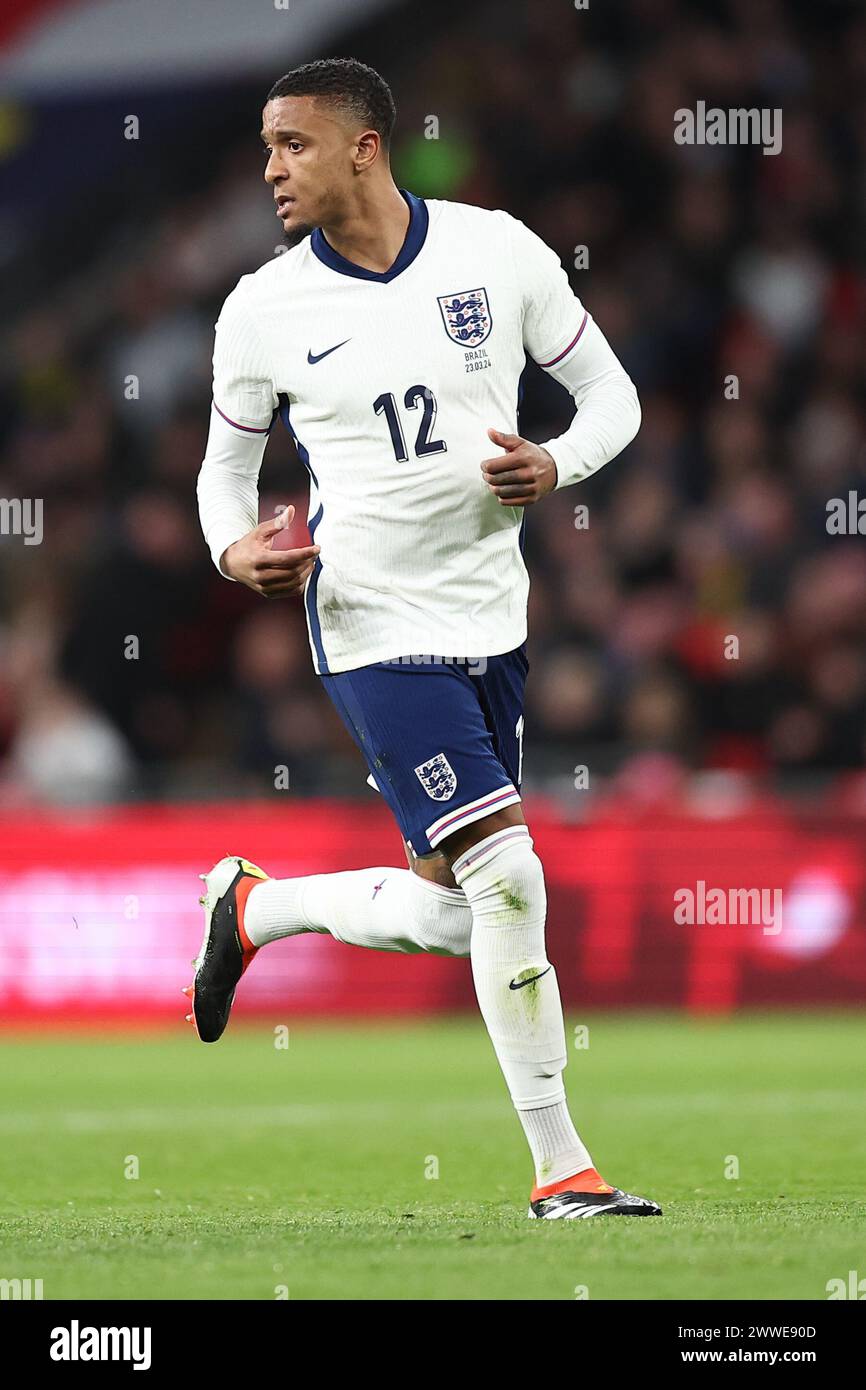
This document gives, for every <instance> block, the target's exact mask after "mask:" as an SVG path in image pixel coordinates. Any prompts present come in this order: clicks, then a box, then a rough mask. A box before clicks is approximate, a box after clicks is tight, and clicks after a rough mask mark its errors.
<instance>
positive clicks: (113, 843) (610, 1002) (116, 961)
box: [0, 801, 866, 1024]
mask: <svg viewBox="0 0 866 1390" xmlns="http://www.w3.org/2000/svg"><path fill="white" fill-rule="evenodd" d="M528 818H529V820H530V823H531V828H532V832H533V835H534V838H535V843H536V847H537V849H538V850H539V853H540V854H541V856H542V859H543V861H544V865H545V871H546V878H547V889H548V900H549V927H548V953H549V955H550V957H551V959H552V960H553V961H554V963H555V964H556V967H557V972H558V975H559V979H560V985H561V989H562V994H563V999H564V1000H565V1002H566V1004H567V1005H568V1006H570V1007H577V1008H584V1007H585V1008H600V1007H602V1008H623V1007H642V1008H650V1007H653V1008H654V1007H685V1008H688V1009H691V1010H695V1011H726V1010H730V1009H733V1008H736V1007H738V1006H749V1007H755V1006H776V1005H786V1006H804V1007H805V1006H809V1005H822V1006H823V1005H827V1004H830V1003H838V1004H847V1005H849V1006H850V1005H854V1004H857V1003H859V1002H861V1001H862V1000H863V997H864V993H866V884H864V849H866V822H864V820H863V818H862V817H860V816H859V815H857V814H849V815H832V816H831V815H829V814H828V815H827V816H822V817H818V816H815V815H812V816H810V817H809V818H808V819H805V820H804V819H803V818H799V817H798V816H796V815H795V814H793V813H791V812H790V811H788V810H787V809H786V808H785V807H784V806H783V805H782V804H781V803H779V804H778V805H773V804H770V805H768V804H767V803H766V802H762V803H761V804H760V805H759V806H758V805H755V806H754V807H752V808H751V809H746V810H743V809H740V810H739V811H738V813H737V814H732V815H727V816H718V815H707V816H699V815H696V814H694V813H691V814H686V813H685V812H680V811H671V810H667V811H659V810H658V809H656V810H653V811H652V812H647V811H641V810H635V809H634V808H632V807H630V806H629V805H627V804H626V805H617V806H613V805H610V806H608V807H607V808H606V809H605V810H604V811H603V812H602V813H600V814H598V815H597V816H596V817H595V818H594V819H592V820H590V821H587V822H585V823H579V824H569V823H567V822H566V821H565V820H564V819H563V818H562V816H561V815H560V814H558V813H557V812H556V811H555V810H554V809H552V808H551V807H550V806H546V805H536V806H534V807H533V806H532V805H531V804H530V805H529V807H528ZM0 831H2V837H0V843H2V867H3V874H2V882H0V1017H2V1018H3V1019H4V1020H5V1021H7V1022H9V1023H12V1024H21V1023H24V1022H32V1021H35V1022H38V1023H48V1022H52V1021H55V1022H61V1021H62V1022H68V1021H74V1020H80V1021H86V1022H92V1023H98V1024H104V1023H108V1022H111V1021H117V1022H121V1021H129V1020H135V1021H147V1020H153V1021H154V1022H159V1021H162V1022H165V1021H169V1020H171V1019H175V1018H176V1019H178V1020H179V1021H180V1020H182V1016H183V1013H184V1012H185V1011H186V1000H185V999H184V998H183V996H182V995H181V993H180V991H181V988H182V986H183V985H185V984H186V983H188V981H189V979H190V978H191V971H190V961H191V959H192V958H193V957H194V956H195V954H196V952H197V950H198V946H199V942H200V936H201V909H200V908H199V906H198V901H197V899H198V893H199V891H200V884H199V880H198V877H197V875H198V874H199V873H200V872H201V871H202V870H204V869H206V868H209V867H210V865H211V864H212V863H213V862H214V860H215V859H217V858H219V857H220V856H221V855H222V854H224V853H243V854H245V855H247V856H249V857H250V858H253V859H255V860H256V861H257V862H258V863H261V864H262V865H263V867H264V868H265V869H267V870H268V872H270V873H271V874H273V875H274V876H277V877H287V876H295V875H300V874H309V873H328V872H333V871H336V870H341V869H350V868H361V867H365V866H373V865H400V864H401V858H402V849H401V846H400V843H399V839H398V837H397V835H396V832H395V830H394V828H393V825H392V823H391V821H390V819H389V818H388V816H387V814H386V812H385V811H384V810H383V809H382V808H381V807H380V806H379V805H378V804H374V805H367V804H366V803H354V802H332V801H313V802H305V803H295V804H291V805H288V806H286V807H283V806H281V805H280V804H278V803H274V802H268V803H256V804H252V805H251V804H249V803H234V804H231V805H208V806H203V807H202V806H200V807H183V808H163V807H154V808H133V809H128V808H127V809H118V810H99V811H98V812H97V811H95V812H92V813H87V812H82V813H79V814H75V815H72V814H70V813H68V812H65V813H64V814H63V815H45V814H35V813H34V814H30V813H28V814H24V815H21V816H17V817H16V818H14V819H12V818H7V819H5V820H3V821H2V822H0ZM472 1004H473V994H472V985H471V978H470V972H469V968H468V964H467V962H465V961H460V960H455V961H452V960H446V959H443V958H441V957H438V956H437V957H427V956H421V955H413V956H405V955H397V954H392V953H388V952H380V951H369V950H361V949H359V948H356V947H350V946H344V945H341V944H339V943H337V942H334V941H333V940H331V938H330V937H327V936H324V935H312V934H309V935H305V936H301V937H294V938H292V939H290V940H287V941H281V942H277V943H275V944H274V945H273V946H270V947H268V948H267V950H266V951H265V952H263V953H262V955H261V956H260V957H259V958H258V959H257V960H256V962H255V964H254V965H253V967H252V969H251V970H250V971H249V973H248V974H247V975H246V976H245V978H244V984H243V988H242V990H241V991H239V997H238V1004H237V1006H236V1009H237V1012H238V1014H239V1015H242V1014H244V1013H246V1014H256V1015H259V1016H261V1015H266V1016H268V1017H270V1018H273V1019H274V1020H275V1021H286V1020H288V1019H289V1018H291V1017H294V1016H297V1015H299V1014H302V1013H303V1014H322V1013H342V1014H356V1015H365V1014H386V1013H395V1014H405V1013H418V1012H425V1011H435V1010H445V1009H458V1008H465V1007H471V1006H472Z"/></svg>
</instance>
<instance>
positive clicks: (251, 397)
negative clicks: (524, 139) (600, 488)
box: [186, 59, 661, 1220]
mask: <svg viewBox="0 0 866 1390" xmlns="http://www.w3.org/2000/svg"><path fill="white" fill-rule="evenodd" d="M395 115H396V112H395V107H394V101H393V98H392V96H391V92H390V90H389V88H388V86H387V84H386V83H385V82H384V81H383V80H382V78H381V77H380V76H379V75H378V73H376V72H374V71H373V70H372V69H371V68H369V67H366V66H365V65H364V64H362V63H358V62H355V61H354V60H350V59H328V60H324V61H320V62H314V63H309V64H306V65H305V66H303V67H299V68H297V69H295V70H294V71H292V72H290V73H288V74H287V75H286V76H284V77H282V78H280V80H279V81H278V82H277V83H276V84H275V85H274V86H273V88H272V89H271V91H270V93H269V94H268V98H267V101H266V103H265V106H264V111H263V127H262V132H261V135H262V140H263V141H264V146H265V154H266V165H265V173H264V177H265V182H266V183H267V185H268V187H269V188H270V190H271V191H272V194H273V198H274V202H275V205H276V215H277V216H278V218H279V219H280V221H281V223H282V226H283V231H284V233H285V240H286V243H287V248H288V249H286V250H285V252H284V254H282V255H279V256H275V257H274V258H273V259H272V260H270V261H269V262H268V263H267V264H266V265H263V266H262V267H261V268H260V269H259V270H257V271H255V272H254V273H252V274H248V275H244V276H242V277H241V279H240V281H239V282H238V285H237V286H236V288H235V289H234V290H233V291H232V292H231V294H230V295H229V296H228V298H227V299H226V301H225V303H224V305H223V307H222V310H221V312H220V316H219V320H218V323H217V325H216V341H215V349H214V359H213V362H214V384H213V396H214V398H213V406H212V409H211V418H210V432H209V436H208V442H207V451H206V454H205V458H204V461H203V463H202V467H201V472H200V475H199V480H198V500H199V510H200V516H201V524H202V529H203V531H204V534H205V537H206V540H207V544H208V546H209V548H210V551H211V554H212V556H213V559H214V562H215V564H216V565H217V567H218V569H219V570H220V572H221V574H223V575H224V576H225V577H226V578H228V579H230V580H234V581H236V582H238V583H241V584H245V585H247V587H248V588H250V589H252V590H253V591H254V592H255V593H257V594H260V595H263V596H265V597H267V598H277V597H282V596H288V595H302V596H303V603H304V606H305V609H306V617H307V627H308V631H309V638H310V646H311V649H312V655H313V662H314V665H315V670H316V672H317V674H318V675H319V677H320V678H321V682H322V685H323V687H324V689H325V691H326V693H327V695H328V696H329V697H330V699H331V700H332V701H333V702H334V705H335V706H336V708H337V710H338V712H339V714H340V716H341V718H342V720H343V722H344V723H345V725H346V728H347V729H348V731H349V733H350V734H351V736H352V738H353V739H354V740H355V742H356V743H357V745H358V747H359V749H360V751H361V753H362V754H363V756H364V758H365V759H366V762H367V766H368V768H369V773H370V776H369V779H368V780H370V781H371V783H372V785H373V786H374V787H375V788H376V789H377V790H378V791H379V792H380V793H381V795H382V796H383V797H384V799H385V801H386V802H387V804H388V806H389V807H390V809H391V811H392V813H393V815H394V817H395V819H396V821H397V824H398V825H399V827H400V832H401V834H402V837H403V841H404V845H405V850H406V855H407V860H408V864H409V867H408V868H407V869H396V868H390V867H387V866H386V867H382V866H376V867H371V868H368V869H360V870H357V871H353V872H347V873H332V874H314V875H311V876H309V877H305V878H292V879H272V878H269V877H268V876H267V874H266V873H264V872H263V871H262V870H261V869H259V868H258V867H257V866H256V865H255V864H253V863H251V862H250V861H249V860H247V859H245V858H243V857H239V856H229V857H227V858H224V859H221V860H220V861H219V863H218V864H216V865H215V867H214V868H213V869H212V870H211V871H210V873H207V874H204V875H203V878H204V880H205V895H204V897H203V899H202V902H203V905H204V910H205V931H204V939H203V942H202V947H201V951H200V953H199V955H198V958H197V960H196V961H195V978H194V980H193V983H192V985H190V986H189V987H188V989H187V991H186V992H187V993H188V995H189V997H190V1000H191V1004H192V1013H191V1014H190V1015H189V1017H190V1019H191V1020H192V1021H193V1022H194V1024H195V1027H196V1030H197V1032H198V1036H199V1038H201V1040H202V1041H203V1042H215V1041H216V1040H217V1039H218V1038H219V1037H220V1036H221V1035H222V1033H223V1031H224V1029H225V1027H226V1024H227V1023H228V1018H229V1012H230V1010H231V1006H232V1001H233V999H234V994H235V989H236V986H237V984H238V981H239V980H240V977H241V975H242V974H243V972H244V970H245V969H246V968H247V966H248V965H249V964H250V962H251V961H252V959H253V957H254V956H255V954H256V953H257V952H258V951H259V950H260V949H261V948H262V947H264V946H267V944H268V943H269V942H271V941H275V940H277V939H278V938H279V937H284V936H294V935H296V934H297V933H300V932H310V931H313V932H329V933H330V934H331V935H332V936H333V937H335V938H336V939H337V940H338V941H342V942H346V943H348V944H351V945H354V946H369V947H373V948H374V949H376V950H386V951H407V952H409V951H413V952H414V951H429V952H431V953H434V954H438V955H450V956H468V957H469V958H470V961H471V967H472V976H473V980H474V984H475V990H476V994H477V997H478V1004H479V1007H480V1010H481V1014H482V1017H483V1019H484V1022H485V1024H486V1026H487V1031H488V1032H489V1034H490V1038H491V1041H492V1043H493V1047H494V1049H495V1052H496V1056H497V1058H498V1060H499V1064H500V1066H501V1068H502V1072H503V1074H504V1076H505V1081H506V1084H507V1086H508V1089H509V1092H510V1094H511V1098H512V1101H513V1103H514V1106H515V1108H516V1110H517V1113H518V1115H519V1117H520V1122H521V1124H522V1126H523V1129H524V1132H525V1134H526V1139H527V1142H528V1144H529V1147H530V1150H531V1152H532V1158H533V1162H534V1165H535V1185H534V1187H533V1189H532V1193H531V1197H530V1204H529V1215H530V1216H531V1217H533V1218H542V1219H545V1220H558V1219H566V1220H570V1219H576V1218H587V1217H592V1216H599V1215H615V1216H655V1215H660V1214H661V1209H660V1208H659V1206H658V1205H657V1204H656V1203H655V1202H652V1201H649V1200H647V1199H646V1198H643V1197H635V1196H633V1195H631V1194H629V1193H627V1192H623V1191H622V1190H621V1189H620V1188H618V1187H612V1186H611V1185H610V1184H609V1183H607V1182H605V1181H604V1179H603V1178H602V1177H601V1175H600V1174H599V1172H598V1171H597V1169H596V1168H595V1166H594V1164H593V1161H592V1158H591V1156H590V1154H589V1152H588V1150H587V1149H586V1148H585V1146H584V1144H583V1142H582V1141H581V1139H580V1136H579V1135H578V1133H577V1131H576V1129H575V1127H574V1125H573V1123H572V1120H571V1116H570V1114H569V1110H568V1105H567V1102H566V1097H565V1088H564V1086H563V1079H562V1073H563V1068H564V1067H565V1062H566V1042H565V1029H564V1024H563V1016H562V1006H561V1003H560V997H559V987H558V985H557V979H556V972H555V970H554V967H553V966H552V965H551V963H550V961H549V960H548V959H547V955H546V951H545V934H544V927H545V914H546V905H547V904H546V895H545V885H544V872H543V869H542V865H541V861H540V860H539V858H538V855H537V854H536V853H535V850H534V848H533V841H532V837H531V835H530V832H529V828H528V826H527V824H526V821H525V819H524V815H523V808H522V805H521V800H520V776H521V749H522V738H523V696H524V685H525V681H526V673H527V661H526V655H525V642H526V614H527V596H528V588H529V578H528V575H527V572H526V568H525V565H524V562H523V555H522V544H521V542H522V531H523V518H524V509H525V508H526V507H529V506H532V505H534V504H535V503H536V502H539V501H540V500H541V499H542V498H543V497H545V496H546V495H547V494H548V493H549V492H552V491H553V490H554V489H555V488H564V487H569V486H570V485H571V484H572V483H577V482H580V481H582V480H583V479H584V478H587V477H588V476H589V475H590V474H591V473H594V472H595V470H596V469H598V468H600V467H601V466H602V465H603V464H605V463H607V462H609V460H610V459H612V458H614V457H615V456H616V455H617V454H618V453H619V452H620V450H622V449H623V448H624V447H625V445H626V444H628V443H629V441H630V440H631V439H632V438H633V437H634V435H635V433H636V432H637V429H638V426H639V423H640V407H639V404H638V400H637V395H636V392H635V389H634V386H633V385H632V382H631V381H630V379H629V377H628V376H627V375H626V373H625V371H624V370H623V368H622V367H621V365H620V363H619V361H618V360H617V358H616V356H615V355H614V353H613V351H612V350H611V348H610V347H609V345H608V343H607V341H606V339H605V338H604V336H603V335H602V333H601V331H600V330H599V328H598V327H597V326H596V324H595V323H594V322H593V320H592V319H591V318H590V316H589V314H588V313H587V312H586V311H585V310H584V308H583V306H582V304H581V303H580V301H579V300H578V299H577V298H576V297H575V295H574V294H573V292H572V290H571V288H570V286H569V282H568V278H567V276H566V274H565V272H564V271H563V269H562V267H561V265H560V262H559V259H558V257H557V256H556V255H555V254H554V253H553V251H551V250H550V249H549V248H548V247H547V246H546V245H545V244H544V242H543V241H541V240H540V239H539V237H537V236H536V235H535V234H534V233H533V232H531V231H530V230H529V229H528V228H527V227H526V226H525V225H524V224H523V223H522V222H520V221H518V220H517V219H515V218H514V217H512V216H510V215H509V214H508V213H507V212H503V211H492V212H491V211H488V210H486V209H483V208H477V207H471V206H469V205H467V204H465V203H455V202H448V201H445V200H442V199H423V198H419V197H417V196H416V195H415V194H413V193H411V192H408V191H407V190H405V189H400V188H398V187H397V186H396V184H395V183H394V180H393V178H392V176H391V169H390V163H389V146H390V141H391V134H392V131H393V127H394V121H395ZM526 353H528V354H529V355H530V357H532V358H533V359H534V360H535V361H536V362H537V363H538V364H539V365H540V366H541V367H542V368H543V369H544V370H545V371H546V372H549V373H550V375H551V376H552V377H553V378H554V379H555V380H556V381H558V382H560V383H561V384H562V385H564V386H565V387H567V389H568V390H569V391H570V392H571V394H572V396H573V397H574V400H575V402H576V405H577V410H576V413H575V415H574V417H573V419H572V422H571V425H570V426H569V428H568V429H567V430H566V432H565V433H564V434H562V435H560V436H559V437H558V438H556V439H550V440H548V441H547V443H546V444H544V445H539V444H532V443H530V442H529V440H526V439H521V438H520V437H519V435H518V434H517V433H516V428H517V397H518V382H519V378H520V375H521V372H522V370H523V368H524V365H525V360H526V359H525V354H526ZM278 415H279V416H281V417H282V419H283V421H284V423H285V425H286V426H287V428H288V429H289V430H290V431H291V433H292V435H293V437H294V440H295V443H296V445H297V449H298V453H299V455H300V458H301V460H302V462H303V463H304V465H305V467H306V469H307V471H308V473H309V475H310V506H309V513H308V524H309V531H310V537H311V540H312V544H310V545H307V546H302V547H299V548H296V549H286V548H280V547H281V542H282V541H284V540H285V534H284V532H285V526H286V525H287V524H288V522H289V521H290V520H291V509H289V510H288V511H287V512H286V513H284V514H283V515H282V516H281V517H279V518H275V519H273V520H270V521H265V522H262V523H259V522H258V476H259V470H260V467H261V462H262V456H263V454H264V451H265V445H266V443H267V439H268V434H269V431H270V429H271V427H272V425H273V424H274V422H275V420H276V418H277V416H278ZM281 532H282V533H283V534H282V535H281ZM412 654H426V655H425V659H423V660H420V661H419V660H418V657H417V656H416V657H415V659H414V660H412Z"/></svg>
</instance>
